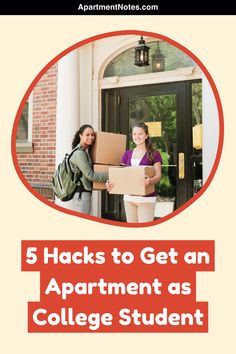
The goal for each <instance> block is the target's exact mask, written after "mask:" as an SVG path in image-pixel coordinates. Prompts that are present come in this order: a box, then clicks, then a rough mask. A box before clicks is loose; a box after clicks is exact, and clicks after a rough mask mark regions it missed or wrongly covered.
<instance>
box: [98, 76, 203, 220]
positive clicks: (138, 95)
mask: <svg viewBox="0 0 236 354" xmlns="http://www.w3.org/2000/svg"><path fill="white" fill-rule="evenodd" d="M196 85H197V86H196ZM196 87H198V90H199V89H201V80H191V81H181V82H174V83H164V84H153V85H142V86H133V87H124V88H114V89H104V90H102V130H103V131H107V132H113V133H121V134H125V135H127V137H128V139H127V149H132V148H133V142H132V127H133V126H134V125H135V124H136V123H137V122H140V121H143V122H145V123H147V124H149V127H150V126H155V127H156V128H157V127H158V129H154V130H153V129H151V130H150V135H151V138H152V142H153V144H154V146H155V147H156V148H157V149H158V150H159V151H160V153H161V155H162V160H163V164H162V179H161V181H160V183H159V184H158V185H157V186H156V191H157V194H158V197H157V208H156V213H157V218H158V217H162V216H165V215H167V214H168V213H170V212H172V211H173V210H174V209H176V208H179V207H180V206H181V205H183V204H184V203H185V202H187V201H188V200H189V199H190V198H191V197H192V196H193V194H194V193H195V192H196V185H197V184H196V181H197V183H198V184H199V186H198V188H201V181H202V150H201V147H200V149H198V150H196V149H194V147H193V136H192V128H193V126H194V125H195V124H196V118H194V117H195V115H196V112H195V111H196V107H197V109H198V110H199V111H200V110H201V95H200V96H199V99H198V102H197V104H196V102H195V101H196V97H195V96H194V94H195V91H194V90H196ZM195 106H196V107H195ZM193 112H195V113H193ZM199 116H201V112H199ZM197 119H198V120H199V118H197ZM150 123H151V125H150ZM153 123H154V124H153ZM157 130H158V131H159V132H157ZM155 131H156V132H155ZM102 217H103V218H107V219H112V220H118V221H125V213H124V207H123V196H119V195H109V194H108V193H105V192H103V193H102Z"/></svg>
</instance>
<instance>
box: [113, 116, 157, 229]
mask: <svg viewBox="0 0 236 354" xmlns="http://www.w3.org/2000/svg"><path fill="white" fill-rule="evenodd" d="M132 138H133V141H134V143H135V145H136V146H135V148H134V149H133V150H127V151H126V152H125V153H124V155H123V156H122V159H121V165H125V166H139V165H145V166H153V167H154V169H155V175H154V176H153V177H151V178H150V177H147V178H145V179H144V180H143V182H142V183H143V184H144V186H148V185H150V184H156V183H158V182H159V181H160V179H161V164H162V158H161V155H160V153H159V151H158V150H155V149H154V148H153V146H152V143H151V140H150V137H149V133H148V126H147V125H146V124H145V123H143V122H141V123H138V124H137V125H135V126H134V127H133V130H132ZM107 188H108V190H110V189H111V188H112V185H111V184H109V183H107ZM124 206H125V213H126V220H127V222H134V223H140V222H148V221H152V220H153V219H154V213H155V207H156V193H155V192H154V193H152V194H149V195H146V196H134V195H124Z"/></svg>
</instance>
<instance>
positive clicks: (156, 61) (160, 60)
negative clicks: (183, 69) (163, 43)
mask: <svg viewBox="0 0 236 354" xmlns="http://www.w3.org/2000/svg"><path fill="white" fill-rule="evenodd" d="M164 70H165V56H164V55H163V54H162V52H161V50H160V44H159V41H158V42H157V51H156V53H155V54H153V55H152V71H153V72H156V71H164Z"/></svg>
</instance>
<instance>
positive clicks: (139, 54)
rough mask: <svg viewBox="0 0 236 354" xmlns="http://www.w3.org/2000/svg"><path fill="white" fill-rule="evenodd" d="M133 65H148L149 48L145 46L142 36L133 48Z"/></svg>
mask: <svg viewBox="0 0 236 354" xmlns="http://www.w3.org/2000/svg"><path fill="white" fill-rule="evenodd" d="M134 65H137V66H147V65H149V47H147V46H146V45H145V40H144V39H143V36H141V37H140V40H139V41H138V46H137V47H136V48H135V62H134Z"/></svg>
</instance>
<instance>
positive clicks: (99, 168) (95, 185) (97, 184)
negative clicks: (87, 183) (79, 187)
mask: <svg viewBox="0 0 236 354" xmlns="http://www.w3.org/2000/svg"><path fill="white" fill-rule="evenodd" d="M109 167H110V166H108V165H93V170H94V172H102V173H104V172H108V168H109ZM93 189H96V190H104V189H106V185H105V183H100V182H93Z"/></svg>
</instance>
